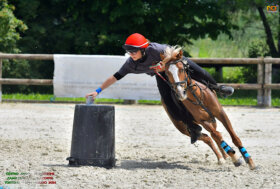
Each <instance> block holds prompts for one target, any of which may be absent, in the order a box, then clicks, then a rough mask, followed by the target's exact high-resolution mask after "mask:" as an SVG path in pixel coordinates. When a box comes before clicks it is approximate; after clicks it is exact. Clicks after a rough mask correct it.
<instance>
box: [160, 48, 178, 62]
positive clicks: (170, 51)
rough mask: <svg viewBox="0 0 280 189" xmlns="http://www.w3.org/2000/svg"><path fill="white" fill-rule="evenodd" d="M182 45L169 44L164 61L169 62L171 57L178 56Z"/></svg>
mask: <svg viewBox="0 0 280 189" xmlns="http://www.w3.org/2000/svg"><path fill="white" fill-rule="evenodd" d="M180 50H182V47H180V46H178V45H175V46H167V47H166V49H165V51H164V59H163V61H164V62H168V61H170V60H171V59H176V56H177V55H178V54H179V52H180Z"/></svg>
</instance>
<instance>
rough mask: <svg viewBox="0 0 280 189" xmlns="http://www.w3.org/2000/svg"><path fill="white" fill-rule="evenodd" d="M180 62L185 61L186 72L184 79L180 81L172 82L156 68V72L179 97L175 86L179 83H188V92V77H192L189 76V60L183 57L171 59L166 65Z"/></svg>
mask: <svg viewBox="0 0 280 189" xmlns="http://www.w3.org/2000/svg"><path fill="white" fill-rule="evenodd" d="M179 62H182V63H183V66H184V72H185V73H186V74H185V79H184V81H178V82H174V83H170V82H169V81H167V80H166V79H165V78H164V77H163V76H162V75H161V74H160V73H159V72H157V71H156V70H155V73H156V74H157V75H158V76H159V77H160V78H161V79H162V80H163V81H164V82H165V83H166V84H167V85H168V86H169V87H170V88H171V90H172V91H173V92H175V94H176V96H177V97H178V95H177V92H176V90H175V89H174V88H176V87H177V86H178V85H181V84H185V85H186V88H185V89H184V90H185V92H187V89H188V79H189V78H190V76H189V73H188V72H189V65H188V62H187V61H186V60H183V59H179V60H175V61H170V62H167V63H166V64H165V66H166V65H172V64H175V65H176V64H177V63H179ZM186 75H187V76H186Z"/></svg>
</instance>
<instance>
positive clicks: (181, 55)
mask: <svg viewBox="0 0 280 189" xmlns="http://www.w3.org/2000/svg"><path fill="white" fill-rule="evenodd" d="M182 57H183V51H182V50H180V52H179V53H178V54H177V57H176V58H177V59H181V58H182Z"/></svg>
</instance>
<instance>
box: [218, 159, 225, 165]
mask: <svg viewBox="0 0 280 189" xmlns="http://www.w3.org/2000/svg"><path fill="white" fill-rule="evenodd" d="M225 162H226V161H225V160H224V159H219V160H218V165H223V164H225Z"/></svg>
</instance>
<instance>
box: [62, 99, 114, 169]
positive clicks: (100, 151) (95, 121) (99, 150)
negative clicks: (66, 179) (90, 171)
mask: <svg viewBox="0 0 280 189" xmlns="http://www.w3.org/2000/svg"><path fill="white" fill-rule="evenodd" d="M67 160H69V165H70V166H79V165H92V166H100V167H106V168H111V167H113V166H115V109H114V106H104V105H84V104H79V105H76V106H75V114H74V123H73V133H72V144H71V155H70V157H68V158H67Z"/></svg>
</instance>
